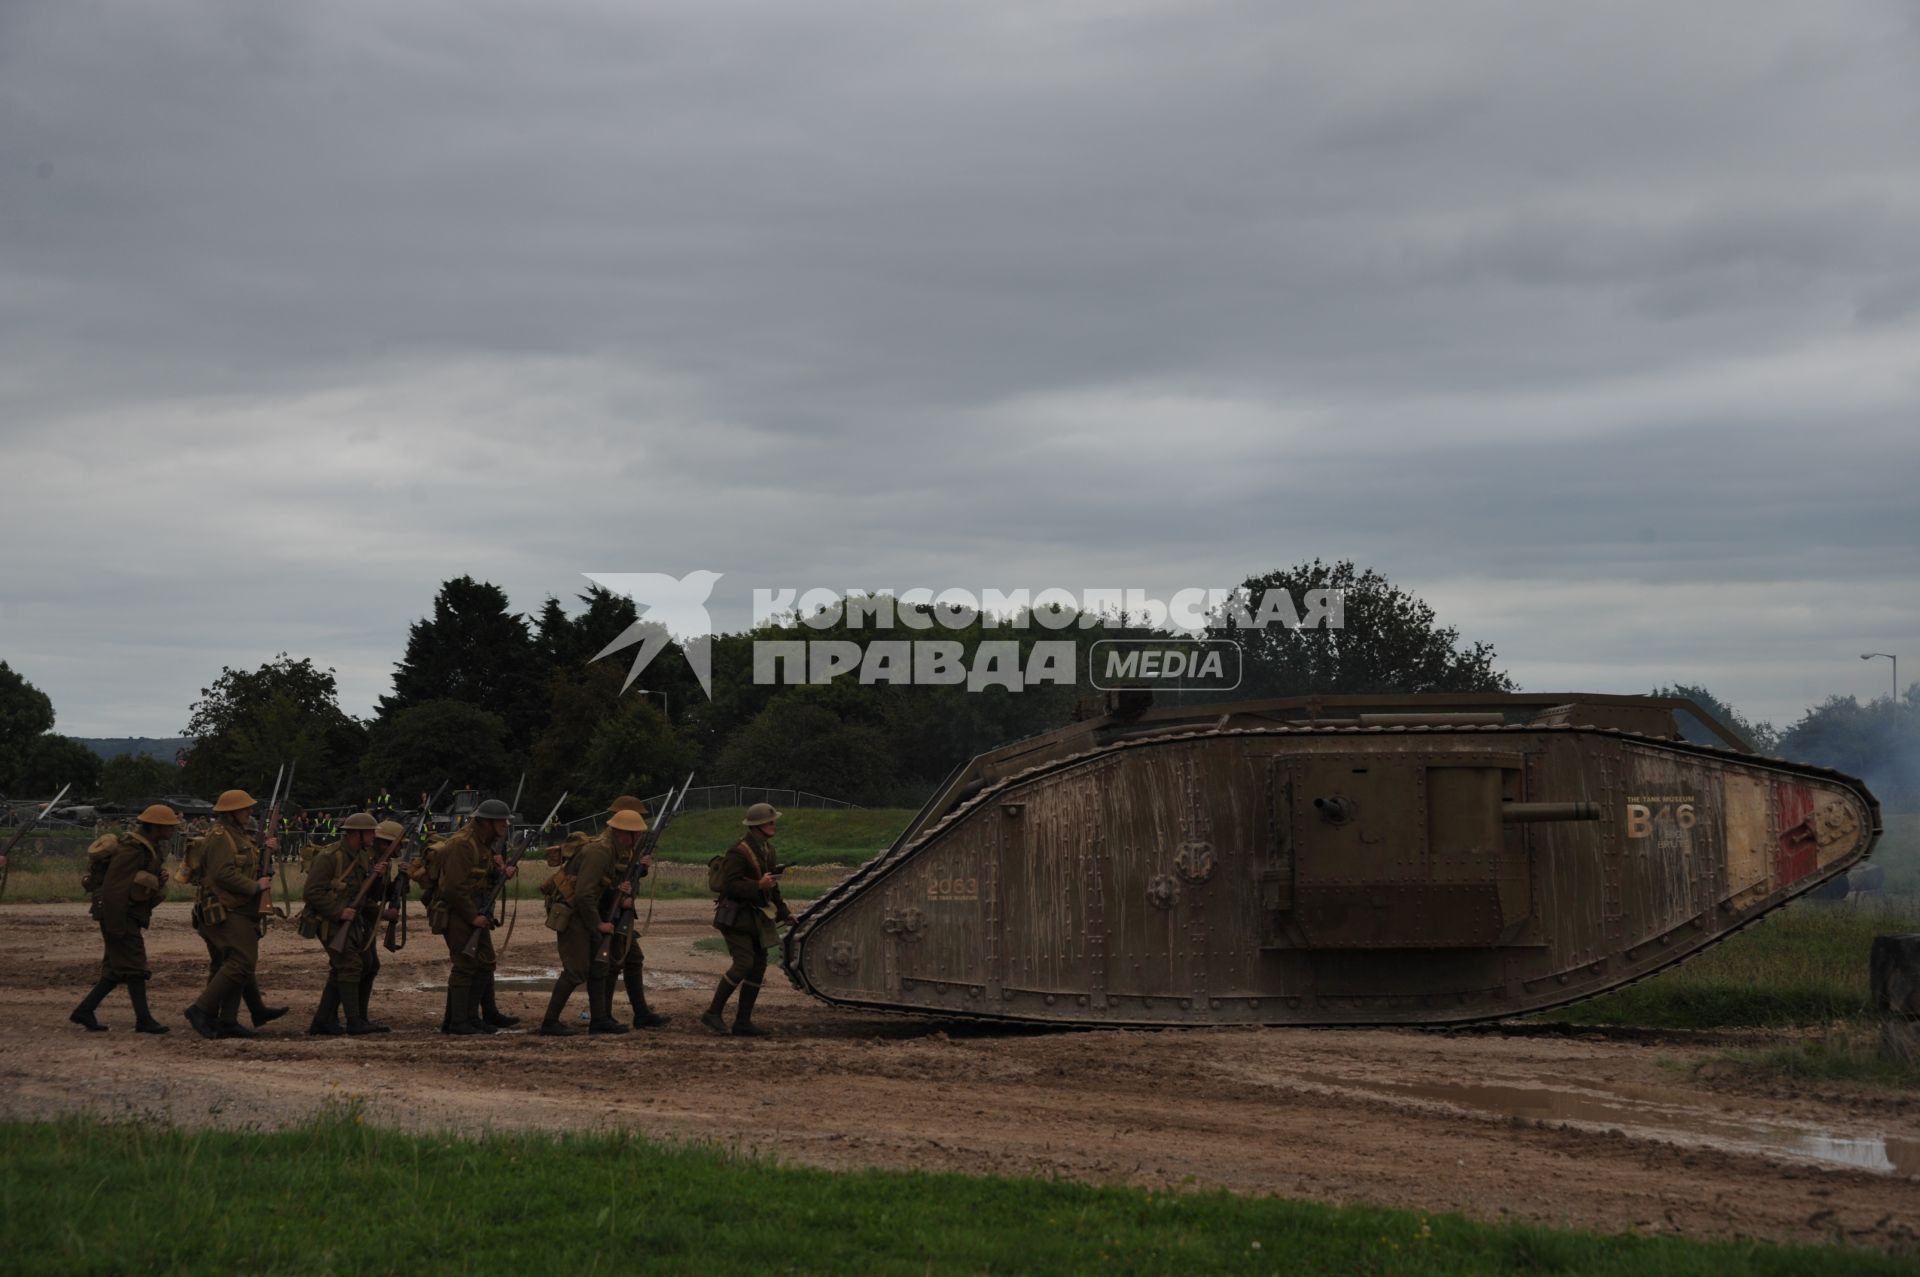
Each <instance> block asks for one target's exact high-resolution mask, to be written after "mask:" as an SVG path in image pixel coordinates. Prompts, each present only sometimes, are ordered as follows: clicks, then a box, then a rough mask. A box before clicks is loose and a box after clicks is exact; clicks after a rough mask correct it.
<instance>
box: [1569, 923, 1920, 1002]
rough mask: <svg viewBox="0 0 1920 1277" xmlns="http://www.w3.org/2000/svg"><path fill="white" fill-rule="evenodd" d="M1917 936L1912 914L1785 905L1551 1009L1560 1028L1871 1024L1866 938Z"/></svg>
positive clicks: (1918, 926) (1869, 945)
mask: <svg viewBox="0 0 1920 1277" xmlns="http://www.w3.org/2000/svg"><path fill="white" fill-rule="evenodd" d="M1915 930H1920V907H1916V906H1915V904H1914V903H1913V902H1911V901H1897V902H1894V903H1889V904H1887V905H1885V906H1882V907H1878V908H1874V907H1861V906H1854V905H1837V906H1836V905H1823V904H1818V903H1815V902H1812V901H1801V902H1799V903H1796V904H1791V905H1788V906H1786V907H1785V908H1784V909H1780V910H1778V911H1776V912H1774V913H1772V914H1769V915H1768V916H1767V917H1766V918H1765V919H1764V920H1763V921H1761V922H1759V923H1757V924H1756V925H1754V926H1751V927H1749V928H1747V929H1746V930H1745V931H1742V932H1740V933H1739V934H1738V935H1735V936H1732V937H1729V938H1728V939H1726V940H1723V941H1721V942H1720V943H1719V944H1717V945H1715V946H1714V947H1713V948H1711V949H1709V950H1707V951H1706V952H1705V953H1703V954H1700V955H1699V956H1698V957H1694V958H1689V959H1688V960H1687V961H1685V962H1683V963H1681V964H1680V965H1679V966H1677V967H1675V968H1673V969H1672V970H1669V971H1665V972H1662V973H1661V974H1659V975H1657V976H1654V977H1652V978H1650V979H1647V980H1643V981H1641V982H1640V983H1639V984H1635V985H1630V986H1628V987H1627V988H1624V989H1620V990H1617V991H1615V992H1613V993H1608V994H1603V995H1602V996H1600V997H1598V998H1594V999H1592V1000H1591V1001H1587V1002H1582V1003H1579V1004H1577V1005H1575V1006H1571V1007H1564V1008H1562V1009H1560V1010H1558V1011H1549V1012H1547V1013H1545V1015H1544V1017H1543V1018H1545V1019H1547V1020H1550V1021H1553V1022H1556V1023H1562V1024H1597V1025H1637V1026H1640V1027H1643V1028H1656V1029H1709V1028H1768V1027H1785V1026H1792V1025H1819V1024H1829V1023H1832V1022H1833V1021H1835V1020H1848V1019H1865V1018H1869V1017H1870V1015H1871V1011H1870V1009H1869V1003H1868V989H1867V970H1868V967H1867V963H1868V955H1869V953H1870V952H1871V950H1872V948H1873V938H1874V937H1875V936H1880V935H1889V934H1893V933H1896V932H1907V931H1915Z"/></svg>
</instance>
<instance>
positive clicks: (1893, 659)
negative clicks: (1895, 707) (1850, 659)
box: [1860, 652, 1900, 703]
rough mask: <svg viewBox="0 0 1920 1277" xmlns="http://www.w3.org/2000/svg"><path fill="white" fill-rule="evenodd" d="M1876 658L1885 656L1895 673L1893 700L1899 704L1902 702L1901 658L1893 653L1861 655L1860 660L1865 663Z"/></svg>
mask: <svg viewBox="0 0 1920 1277" xmlns="http://www.w3.org/2000/svg"><path fill="white" fill-rule="evenodd" d="M1876 656H1884V657H1886V658H1887V661H1888V664H1889V668H1890V669H1891V670H1892V672H1893V699H1894V701H1895V702H1896V703H1897V702H1898V701H1899V700H1900V658H1899V657H1897V656H1895V655H1894V654H1893V653H1892V652H1862V653H1860V659H1861V660H1863V661H1870V660H1872V659H1873V658H1874V657H1876Z"/></svg>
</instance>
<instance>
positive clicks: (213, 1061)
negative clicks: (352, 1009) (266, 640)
mask: <svg viewBox="0 0 1920 1277" xmlns="http://www.w3.org/2000/svg"><path fill="white" fill-rule="evenodd" d="M709 911H710V906H707V905H705V904H704V903H703V902H700V901H673V902H665V903H663V904H662V905H661V906H660V907H659V912H658V914H657V916H656V918H655V921H654V924H653V927H652V931H651V934H650V935H649V936H648V938H647V941H646V951H647V954H648V959H649V963H650V966H649V972H648V975H649V983H650V984H652V985H655V986H656V987H655V988H654V990H653V993H652V997H653V998H654V1000H655V1004H656V1006H657V1007H659V1008H660V1009H662V1010H665V1011H667V1012H669V1013H671V1014H672V1015H673V1016H674V1022H673V1024H672V1025H670V1026H669V1027H667V1028H665V1029H662V1030H656V1031H652V1032H647V1033H634V1034H628V1035H626V1036H623V1037H604V1038H592V1039H589V1038H587V1037H585V1036H582V1037H579V1038H575V1039H568V1040H554V1039H542V1038H536V1037H533V1036H531V1035H530V1034H526V1033H519V1032H515V1033H512V1034H502V1035H500V1036H497V1037H491V1038H447V1037H443V1036H441V1035H440V1034H439V1033H438V1032H437V1031H435V1030H436V1029H437V1025H438V1022H439V1019H440V1014H441V1005H442V995H441V993H440V992H439V991H438V990H437V989H435V988H433V987H432V986H433V985H435V984H436V983H437V982H438V981H440V980H442V979H444V972H445V950H444V948H443V946H442V945H441V943H440V941H438V940H437V939H436V938H434V937H432V936H430V935H428V934H427V933H426V931H425V929H424V928H418V929H416V930H415V932H414V936H413V942H412V944H410V945H409V946H408V947H407V948H406V949H405V950H404V951H402V952H401V953H400V954H398V955H388V966H387V967H386V969H385V970H384V971H383V973H382V977H381V982H380V986H379V987H378V988H377V989H376V991H375V1013H376V1015H378V1016H379V1017H381V1018H384V1019H386V1020H387V1021H388V1022H390V1023H392V1024H393V1025H395V1027H396V1029H397V1030H398V1031H397V1032H395V1033H393V1034H392V1035H390V1036H386V1037H373V1038H364V1039H345V1038H310V1037H307V1036H305V1034H304V1029H305V1027H306V1023H307V1020H308V1018H309V1016H310V1015H311V1012H312V1008H313V1005H314V1001H315V998H316V995H317V993H318V991H319V988H320V986H321V982H322V980H323V979H324V972H325V963H324V961H323V960H322V957H321V953H320V949H319V946H318V945H317V944H315V943H313V942H310V941H303V940H301V939H300V938H299V937H298V936H296V935H295V934H293V932H292V931H291V929H290V928H287V927H284V926H282V927H280V928H278V929H276V930H275V931H274V932H273V933H271V934H270V935H269V936H268V937H267V939H266V940H265V942H264V943H263V972H264V983H265V985H266V987H267V990H268V993H269V1000H270V1001H273V1000H277V1001H282V1002H291V1003H292V1005H293V1007H294V1012H293V1014H291V1015H289V1016H287V1017H286V1018H285V1019H284V1020H281V1021H280V1022H278V1023H277V1024H275V1025H274V1026H272V1029H271V1030H269V1032H268V1034H267V1035H266V1036H264V1037H263V1038H261V1039H259V1040H257V1041H254V1042H208V1041H204V1040H202V1039H201V1038H199V1037H197V1036H195V1035H194V1034H193V1033H192V1031H191V1030H189V1029H188V1028H187V1027H186V1025H185V1023H184V1021H183V1020H182V1018H181V1015H180V1011H181V1008H183V1007H184V1006H185V1005H186V1004H187V1003H188V1002H189V1001H191V1000H192V999H193V997H194V996H195V995H196V994H197V992H198V990H199V987H200V984H201V982H202V981H203V980H204V978H205V966H206V962H205V951H204V949H203V948H202V946H201V944H200V942H199V940H198V938H197V937H195V936H194V935H193V933H192V931H191V930H190V929H189V927H188V925H187V919H186V908H185V906H184V905H179V904H170V905H167V906H165V907H163V909H162V910H161V913H160V917H159V918H158V919H157V920H156V922H155V924H154V929H153V931H152V932H150V933H149V951H150V953H151V955H152V960H153V963H154V967H155V980H154V990H155V998H154V1005H155V1010H156V1013H157V1014H160V1015H161V1017H162V1018H163V1019H165V1020H167V1021H168V1022H170V1023H172V1024H173V1025H174V1026H175V1028H174V1031H173V1032H172V1033H171V1034H170V1035H168V1036H166V1037H164V1038H153V1037H139V1036H136V1035H134V1034H133V1033H132V1032H131V1020H132V1017H131V1014H130V1012H129V1011H128V1008H127V1004H126V1001H125V996H124V994H121V993H119V992H116V993H115V994H114V995H112V996H111V997H110V998H109V999H108V1001H107V1004H106V1006H105V1008H104V1009H103V1011H102V1013H101V1018H102V1019H103V1020H104V1021H105V1022H106V1023H109V1024H111V1025H113V1026H114V1030H113V1032H111V1033H86V1032H84V1031H82V1030H81V1029H79V1028H76V1027H74V1026H72V1025H69V1024H68V1023H66V1019H65V1017H66V1013H67V1011H68V1010H69V1009H70V1008H71V1006H72V1004H73V1003H74V1002H75V1001H77V1000H78V998H79V995H80V994H81V993H82V992H83V991H84V990H85V988H86V987H87V985H88V984H90V983H91V981H92V979H93V975H94V971H95V965H96V962H97V955H98V952H99V948H98V937H97V933H96V931H95V929H94V928H93V925H92V924H91V923H90V922H89V921H88V920H87V918H86V915H85V911H84V908H83V907H82V906H79V905H11V906H0V1097H4V1098H3V1099H0V1112H4V1113H5V1114H6V1115H8V1116H14V1117H36V1116H43V1115H45V1114H48V1113H52V1112H59V1111H88V1112H94V1113H100V1114H104V1115H107V1116H116V1117H141V1118H157V1119H162V1120H167V1121H172V1122H177V1123H204V1122H217V1123H227V1124H242V1123H246V1124H251V1123H261V1122H264V1123H280V1122H291V1121H296V1120H298V1119H300V1118H303V1117H305V1116H307V1115H309V1114H311V1113H313V1112H314V1111H315V1110H316V1109H317V1108H319V1107H320V1106H322V1105H323V1104H326V1103H328V1102H329V1101H338V1100H340V1099H343V1098H352V1099H356V1100H358V1101H360V1102H362V1103H363V1104H364V1106H365V1108H366V1111H367V1113H368V1116H369V1119H370V1120H379V1121H383V1122H387V1123H391V1124H392V1125H395V1126H400V1127H416V1128H418V1127H457V1128H463V1129H475V1130H477V1129H480V1128H483V1127H487V1126H492V1127H496V1128H506V1127H525V1126H537V1127H562V1126H587V1125H622V1126H628V1127H633V1128H636V1129H640V1130H644V1131H647V1132H650V1133H653V1134H656V1135H662V1136H668V1137H695V1138H702V1139H717V1140H720V1141H722V1142H726V1143H737V1144H739V1145H740V1146H742V1147H746V1148H750V1149H756V1150H760V1151H764V1152H767V1153H771V1154H775V1155H777V1156H779V1157H781V1158H784V1159H788V1160H791V1161H795V1162H800V1163H807V1164H812V1165H818V1166H829V1167H851V1166H882V1167H919V1168H924V1169H932V1170H952V1171H964V1172H999V1173H1010V1174H1032V1175H1060V1176H1066V1177H1070V1178H1074V1179H1082V1180H1089V1181H1107V1182H1114V1181H1118V1182H1126V1183H1133V1184H1140V1185H1148V1186H1158V1187H1165V1186H1178V1185H1198V1186H1201V1187H1210V1186H1223V1187H1227V1188H1230V1189H1233V1190H1236V1191H1243V1192H1258V1193H1277V1194H1282V1195H1286V1196H1291V1197H1301V1198H1309V1199H1313V1200H1316V1201H1323V1202H1367V1203H1374V1204H1380V1205H1387V1206H1400V1207H1408V1208H1414V1209H1420V1210H1432V1211H1459V1212H1463V1213H1465V1214H1468V1215H1472V1216H1476V1217H1479V1218H1483V1219H1500V1218H1515V1217H1517V1218H1524V1219H1529V1220H1534V1221H1538V1222H1541V1223H1548V1224H1556V1225H1577V1226H1582V1227H1588V1228H1597V1229H1602V1230H1608V1231H1618V1230H1628V1229H1636V1230H1640V1231H1643V1232H1675V1233H1681V1234H1686V1235H1690V1236H1697V1237H1761V1238H1769V1239H1775V1240H1781V1241H1796V1242H1820V1241H1826V1240H1844V1241H1846V1242H1848V1243H1850V1244H1853V1245H1858V1246H1864V1247H1870V1248H1875V1249H1882V1250H1894V1251H1902V1252H1916V1253H1920V1180H1916V1179H1915V1178H1914V1177H1915V1176H1920V1106H1916V1104H1915V1103H1914V1102H1913V1101H1911V1100H1908V1099H1906V1098H1902V1097H1898V1096H1888V1095H1886V1094H1884V1093H1875V1092H1872V1091H1868V1090H1865V1089H1862V1088H1856V1087H1849V1086H1842V1085H1838V1084H1818V1085H1810V1086H1807V1087H1805V1088H1800V1089H1794V1088H1790V1087H1787V1086H1785V1085H1780V1086H1767V1085H1755V1084H1752V1083H1748V1082H1741V1081H1739V1080H1737V1079H1728V1078H1720V1079H1715V1078H1713V1077H1711V1076H1707V1077H1700V1076H1696V1075H1695V1074H1694V1073H1693V1072H1692V1071H1691V1070H1690V1069H1689V1068H1688V1066H1689V1065H1690V1064H1692V1063H1693V1062H1695V1061H1698V1060H1700V1059H1703V1058H1706V1057H1711V1056H1712V1055H1714V1054H1715V1052H1716V1051H1718V1050H1720V1049H1723V1048H1724V1047H1725V1046H1726V1045H1727V1044H1728V1040H1727V1039H1725V1038H1717V1039H1713V1040H1709V1041H1705V1042H1702V1041H1699V1040H1694V1039H1688V1038H1683V1037H1674V1036H1667V1037H1659V1036H1651V1037H1643V1038H1636V1039H1631V1040H1623V1039H1620V1038H1617V1037H1612V1038H1610V1037H1601V1036H1597V1035H1587V1036H1563V1035H1552V1034H1546V1035H1542V1034H1538V1033H1532V1032H1526V1031H1523V1030H1518V1029H1516V1030H1509V1031H1498V1030H1488V1031H1475V1032H1470V1033H1452V1034H1444V1033H1422V1032H1382V1031H1366V1032H1356V1031H1337V1032H1332V1031H1275V1030H1269V1031H1242V1030H1232V1031H1227V1030H1222V1031H1214V1032H1107V1031H1101V1032H1060V1033H1042V1032H1004V1031H985V1030H980V1029H971V1028H963V1027H953V1026H942V1025H940V1024H937V1023H932V1022H924V1021H918V1020H909V1019H889V1018H876V1017H864V1016H859V1015H851V1014H848V1013H845V1012H839V1011H834V1010H830V1009H828V1008H825V1007H822V1006H820V1005H818V1004H815V1003H813V1002H811V1001H809V1000H806V999H803V998H802V996H801V995H800V994H798V993H796V992H794V991H793V990H792V989H791V988H789V987H788V986H787V985H786V983H785V981H784V979H782V978H780V977H779V976H778V975H777V974H774V975H772V976H770V978H769V981H768V993H767V996H766V997H765V998H764V999H763V1000H762V1003H761V1007H762V1015H761V1017H760V1018H761V1019H762V1020H763V1021H764V1023H765V1024H766V1025H767V1026H768V1027H770V1028H772V1029H774V1030H775V1031H776V1035H775V1036H774V1037H772V1038H769V1039H766V1040H764V1041H758V1042H754V1041H734V1040H731V1039H718V1038H715V1037H713V1036H711V1035H709V1034H708V1033H706V1032H705V1031H704V1030H703V1029H701V1028H700V1026H699V1024H698V1022H697V1017H698V1015H699V1012H700V1011H701V1009H702V1008H703V1006H704V1004H705V1002H706V999H707V996H708V993H709V992H710V990H711V988H712V984H713V980H714V978H715V976H716V975H717V974H718V972H719V971H720V970H721V969H722V968H723V967H724V965H725V959H724V956H723V955H717V954H711V953H706V952H701V951H698V950H696V949H695V948H694V942H695V941H697V940H699V939H701V938H704V937H706V936H710V935H712V934H713V932H712V931H711V930H710V929H709V928H708V926H707V924H706V919H707V917H708V915H709ZM550 938H551V936H550V933H549V932H547V931H546V930H545V929H544V928H543V927H541V926H540V925H539V923H538V922H537V920H536V919H535V917H534V911H533V910H532V909H530V908H523V909H522V912H521V914H520V917H519V924H518V927H517V929H516V931H515V934H514V936H513V938H512V941H511V943H510V945H509V946H508V947H507V949H506V951H505V956H504V959H503V962H502V968H501V969H502V973H503V974H505V975H518V976H523V977H527V978H529V979H530V980H531V979H538V978H539V977H541V976H542V975H544V974H546V973H548V972H550V970H551V966H552V946H551V944H550V943H549V941H550ZM584 1000H585V999H584V992H583V993H581V994H577V995H576V997H575V1006H576V1007H578V1006H583V1005H584ZM503 1001H504V1002H505V1003H506V1004H507V1007H508V1009H509V1010H512V1011H515V1012H517V1013H518V1014H520V1015H522V1016H524V1017H526V1018H527V1021H528V1024H529V1025H530V1024H531V1023H533V1021H534V1020H535V1019H536V1018H537V1016H538V1013H539V1009H540V1008H541V1007H542V1006H544V1005H545V1001H546V995H545V994H544V993H542V992H539V991H537V990H533V989H527V990H524V991H518V990H517V991H515V992H512V993H509V994H508V995H507V996H506V997H505V998H504V999H503ZM622 1005H624V1000H623V1002H622ZM241 1060H244V1061H247V1062H248V1063H249V1067H247V1068H246V1069H244V1070H241V1069H236V1068H235V1067H234V1064H235V1062H236V1061H241ZM263 1062H270V1063H273V1064H277V1065H279V1066H280V1067H277V1068H262V1067H260V1065H261V1064H262V1063H263ZM1709 1072H1711V1071H1709ZM769 1077H772V1078H777V1079H778V1081H777V1082H776V1083H774V1084H773V1085H769V1084H768V1083H767V1079H768V1078H769ZM1869 1168H1877V1169H1869Z"/></svg>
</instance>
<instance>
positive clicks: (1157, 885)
mask: <svg viewBox="0 0 1920 1277" xmlns="http://www.w3.org/2000/svg"><path fill="white" fill-rule="evenodd" d="M1147 903H1148V904H1150V905H1152V906H1153V907H1154V908H1156V909H1171V908H1173V907H1174V906H1175V905H1177V904H1179V903H1180V887H1179V884H1177V883H1175V882H1174V880H1173V877H1172V875H1170V874H1155V875H1154V876H1153V878H1152V879H1151V880H1150V881H1149V882H1148V883H1147Z"/></svg>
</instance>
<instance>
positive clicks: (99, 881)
mask: <svg viewBox="0 0 1920 1277" xmlns="http://www.w3.org/2000/svg"><path fill="white" fill-rule="evenodd" d="M119 847H120V839H119V838H118V837H117V836H115V835H113V834H101V835H100V836H99V837H98V838H96V839H94V840H93V842H92V843H90V844H88V846H87V868H86V871H85V872H84V873H82V874H81V875H80V890H82V891H84V892H86V893H87V894H88V895H92V894H93V893H94V892H96V891H98V890H100V888H102V887H104V886H106V885H107V864H108V862H110V861H111V860H112V859H113V853H114V852H115V851H117V850H118V849H119Z"/></svg>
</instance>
